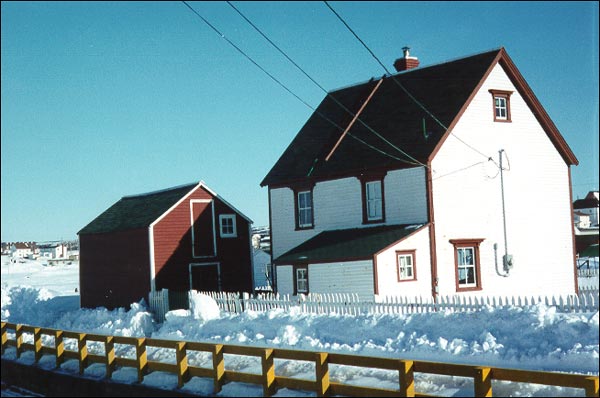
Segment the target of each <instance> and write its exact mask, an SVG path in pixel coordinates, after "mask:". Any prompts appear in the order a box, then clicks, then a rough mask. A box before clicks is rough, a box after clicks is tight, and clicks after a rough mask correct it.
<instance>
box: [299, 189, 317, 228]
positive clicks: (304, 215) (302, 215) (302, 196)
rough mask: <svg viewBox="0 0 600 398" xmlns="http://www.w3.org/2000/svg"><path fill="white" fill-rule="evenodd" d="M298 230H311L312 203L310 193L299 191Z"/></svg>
mask: <svg viewBox="0 0 600 398" xmlns="http://www.w3.org/2000/svg"><path fill="white" fill-rule="evenodd" d="M296 204H297V213H298V228H312V226H313V203H312V192H311V191H300V192H298V194H297V203H296Z"/></svg>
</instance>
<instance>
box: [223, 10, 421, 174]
mask: <svg viewBox="0 0 600 398" xmlns="http://www.w3.org/2000/svg"><path fill="white" fill-rule="evenodd" d="M227 4H229V6H230V7H231V8H233V9H234V10H235V11H236V12H237V13H238V14H239V15H240V16H241V17H242V18H243V19H244V20H245V21H246V22H248V24H250V26H252V27H253V28H254V30H256V31H257V32H258V33H259V34H260V35H261V36H262V37H263V38H264V39H265V40H267V41H268V42H269V43H270V44H271V45H272V46H273V47H274V48H275V49H276V50H277V51H279V53H280V54H281V55H283V56H284V57H285V58H286V59H287V60H288V61H290V62H291V63H292V64H293V65H294V66H295V67H296V68H297V69H298V70H299V71H300V72H302V73H303V74H304V76H306V77H307V78H308V79H309V80H310V81H311V82H313V83H314V84H315V85H316V86H317V87H319V88H320V89H321V91H323V92H324V93H325V94H326V95H327V96H329V97H330V98H331V99H332V100H333V101H334V102H335V103H336V104H337V105H339V106H340V107H341V108H342V109H343V110H345V111H346V112H347V113H349V114H350V115H351V116H352V117H354V116H356V115H355V114H354V113H353V112H352V111H350V110H349V109H348V108H347V107H346V106H345V105H344V104H342V103H341V102H340V101H338V99H337V98H335V97H334V96H333V95H332V94H330V93H329V92H328V91H327V90H326V89H325V88H324V87H323V86H322V85H321V84H319V83H318V82H317V81H316V80H315V79H314V78H313V77H311V76H310V75H309V74H308V73H307V72H306V71H305V70H304V69H303V68H302V67H301V66H300V65H298V63H296V62H295V61H294V60H293V59H292V58H290V56H288V55H287V54H286V53H285V51H283V50H282V49H281V48H280V47H279V46H278V45H277V44H275V43H274V42H273V41H272V40H271V39H269V37H268V36H267V35H266V34H265V33H264V32H263V31H262V30H260V29H259V28H258V27H257V26H256V25H255V24H254V23H253V22H252V21H250V19H248V17H246V16H245V15H244V14H243V13H242V12H241V11H240V10H239V9H238V8H237V7H235V6H234V5H233V4H232V3H231V2H230V1H227ZM357 120H358V121H359V122H360V123H361V124H362V125H363V126H364V127H366V128H367V129H368V130H369V131H370V132H372V133H373V134H375V135H376V136H377V137H379V138H380V139H382V140H383V141H384V142H385V143H386V144H388V145H390V146H391V147H392V148H394V149H395V150H397V151H398V152H400V153H401V154H403V155H404V156H406V157H408V158H409V159H411V160H413V161H414V162H416V163H417V164H419V165H421V166H424V167H427V165H425V164H423V163H422V162H420V161H418V160H417V159H415V158H414V157H412V156H410V155H409V154H408V153H406V152H405V151H403V150H402V149H400V148H398V147H397V146H396V145H394V144H392V143H391V142H390V141H388V140H387V139H386V138H385V137H383V136H382V135H381V134H379V133H378V132H377V131H375V130H374V129H373V128H371V127H370V126H369V125H367V124H366V123H365V122H363V121H362V120H361V119H360V118H357ZM354 138H356V137H354ZM360 141H361V142H363V143H365V142H364V141H362V140H360ZM365 144H366V143H365ZM367 145H368V144H367ZM407 163H408V162H407Z"/></svg>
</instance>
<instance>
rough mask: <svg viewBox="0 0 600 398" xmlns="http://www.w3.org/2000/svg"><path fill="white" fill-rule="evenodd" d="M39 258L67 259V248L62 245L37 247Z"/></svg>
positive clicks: (50, 244)
mask: <svg viewBox="0 0 600 398" xmlns="http://www.w3.org/2000/svg"><path fill="white" fill-rule="evenodd" d="M38 249H39V256H40V257H45V258H67V246H66V245H65V244H63V243H48V244H41V245H38Z"/></svg>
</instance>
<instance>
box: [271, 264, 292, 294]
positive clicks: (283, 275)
mask: <svg viewBox="0 0 600 398" xmlns="http://www.w3.org/2000/svg"><path fill="white" fill-rule="evenodd" d="M275 272H277V275H276V277H277V293H279V294H290V295H291V294H294V267H292V266H291V265H280V266H278V267H276V271H275Z"/></svg>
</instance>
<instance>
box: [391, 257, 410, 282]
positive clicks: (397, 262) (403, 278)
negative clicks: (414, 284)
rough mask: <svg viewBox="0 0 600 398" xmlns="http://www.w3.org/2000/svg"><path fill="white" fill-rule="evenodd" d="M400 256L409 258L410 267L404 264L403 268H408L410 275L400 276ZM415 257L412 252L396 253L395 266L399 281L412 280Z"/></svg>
mask: <svg viewBox="0 0 600 398" xmlns="http://www.w3.org/2000/svg"><path fill="white" fill-rule="evenodd" d="M400 257H407V258H410V267H409V266H408V265H405V267H404V270H405V271H406V270H407V269H409V268H410V274H411V275H410V276H404V277H402V273H401V272H400V270H401V268H400ZM414 264H415V259H414V256H413V254H412V253H396V267H398V279H399V280H401V281H412V280H414V279H415V265H414Z"/></svg>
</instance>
